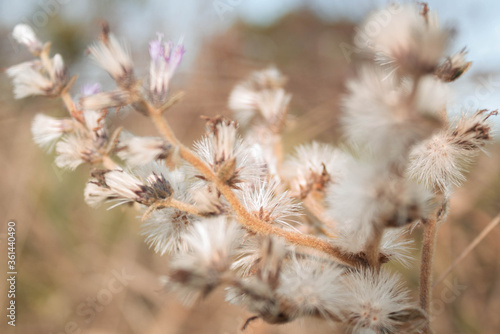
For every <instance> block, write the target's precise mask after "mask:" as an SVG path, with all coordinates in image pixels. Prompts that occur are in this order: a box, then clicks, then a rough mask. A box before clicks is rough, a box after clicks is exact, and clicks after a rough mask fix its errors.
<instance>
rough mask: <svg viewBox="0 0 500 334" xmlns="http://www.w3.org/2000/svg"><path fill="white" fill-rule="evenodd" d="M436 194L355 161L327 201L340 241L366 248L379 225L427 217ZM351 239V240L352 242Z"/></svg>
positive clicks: (331, 190)
mask: <svg viewBox="0 0 500 334" xmlns="http://www.w3.org/2000/svg"><path fill="white" fill-rule="evenodd" d="M431 199H432V195H431V193H430V192H429V191H427V190H426V189H425V188H424V187H422V186H419V185H417V184H415V183H413V182H409V181H406V180H405V179H403V178H399V177H395V176H391V175H390V174H389V173H387V171H383V170H379V169H377V168H374V167H373V165H371V164H367V163H360V162H358V163H353V164H352V165H351V166H350V167H349V172H348V173H347V174H346V177H345V179H343V180H341V181H340V182H339V183H338V184H336V185H335V186H333V187H331V188H330V191H329V192H328V194H327V198H326V202H327V204H328V213H329V214H330V215H331V217H332V218H333V219H334V220H335V222H336V223H337V224H336V229H337V233H338V234H339V235H341V237H340V238H336V239H339V240H336V239H335V240H333V242H339V243H340V244H344V245H347V247H349V248H350V249H362V247H363V246H364V245H365V242H366V240H368V238H369V237H370V236H371V235H372V233H373V232H374V227H375V226H379V227H380V226H387V227H389V226H390V227H399V226H404V225H406V224H409V223H411V222H413V221H416V220H419V219H421V218H423V217H427V216H428V214H430V212H431V209H432V205H431V204H432V202H431ZM349 242H350V243H349Z"/></svg>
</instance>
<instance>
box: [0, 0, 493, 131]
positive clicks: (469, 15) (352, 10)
mask: <svg viewBox="0 0 500 334" xmlns="http://www.w3.org/2000/svg"><path fill="white" fill-rule="evenodd" d="M97 3H98V4H99V6H97V5H96V4H97ZM387 3H388V1H383V0H356V1H345V0H273V1H270V0H178V1H177V0H176V1H173V0H171V1H165V0H149V1H148V0H135V1H134V0H121V1H119V0H104V1H97V0H21V1H8V0H0V26H3V27H4V28H7V29H11V28H12V27H13V26H14V25H15V24H16V23H18V22H20V21H23V22H27V23H31V24H32V25H38V26H40V29H43V25H44V24H46V22H47V21H48V20H51V19H53V18H54V16H55V15H56V14H57V15H62V16H63V17H64V18H66V19H68V20H72V21H75V22H83V23H89V24H94V23H95V22H93V21H92V19H93V15H85V14H82V13H89V12H96V11H98V15H100V16H102V17H103V18H104V19H108V20H110V21H111V23H112V24H113V26H114V28H115V29H116V30H117V31H119V32H120V33H121V34H123V35H124V36H127V39H128V40H130V42H131V43H132V44H133V45H134V48H147V42H148V41H149V40H150V39H151V38H152V37H154V33H152V32H156V31H160V32H165V35H166V37H167V38H173V39H174V40H175V39H176V38H177V37H178V36H181V35H183V36H185V39H184V40H185V44H186V49H187V50H190V53H189V52H188V54H187V59H186V60H187V63H188V64H189V62H190V60H192V59H194V55H195V54H196V52H197V51H202V50H198V46H199V45H201V40H202V39H203V38H206V37H207V36H210V35H212V34H214V33H217V32H218V31H222V30H224V29H228V28H230V27H231V24H232V23H234V22H235V20H243V21H246V22H248V23H251V24H255V25H264V26H265V25H269V24H272V23H273V22H275V21H276V20H277V19H279V18H280V17H282V16H283V15H286V14H287V13H288V12H290V11H292V10H294V9H298V8H300V7H304V6H306V7H308V8H310V9H312V10H313V11H314V12H316V13H317V14H318V16H319V17H320V18H321V19H323V20H325V21H335V20H339V19H348V20H354V21H362V19H363V18H364V17H366V15H367V14H368V13H369V12H370V11H371V10H373V9H376V8H382V7H383V6H384V5H385V4H387ZM428 3H429V7H430V8H431V9H432V10H436V11H437V12H438V14H439V19H440V23H441V24H442V25H446V26H452V27H454V28H455V29H456V31H457V35H456V37H455V40H454V43H453V45H452V48H451V50H452V51H453V52H456V51H459V50H461V49H462V48H463V47H465V46H466V47H467V49H468V57H467V58H468V59H469V60H471V61H473V66H472V69H471V70H470V71H469V73H467V75H465V76H464V78H463V79H462V80H459V81H457V83H454V84H453V85H452V87H453V90H454V91H455V94H454V98H453V99H452V102H451V105H450V107H449V110H450V111H451V112H453V113H460V112H462V111H463V110H464V109H465V110H472V109H477V108H479V107H484V108H490V109H496V108H497V106H500V75H499V72H500V71H499V70H500V19H498V17H500V1H497V0H483V1H474V0H456V1H452V0H431V1H428ZM463 106H465V108H464V107H463ZM498 118H500V117H498ZM498 126H499V129H500V121H498Z"/></svg>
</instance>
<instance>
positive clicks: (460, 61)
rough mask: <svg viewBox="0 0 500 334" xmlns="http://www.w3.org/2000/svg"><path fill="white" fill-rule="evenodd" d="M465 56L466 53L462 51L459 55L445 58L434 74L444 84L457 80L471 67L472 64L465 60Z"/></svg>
mask: <svg viewBox="0 0 500 334" xmlns="http://www.w3.org/2000/svg"><path fill="white" fill-rule="evenodd" d="M466 54H467V51H466V50H465V49H463V50H462V51H460V52H459V53H457V54H455V55H453V56H451V57H447V58H446V60H445V61H444V62H443V63H442V64H441V65H439V67H438V68H437V69H436V72H435V73H434V74H435V75H436V76H437V77H438V78H439V79H441V80H443V81H444V82H452V81H455V80H457V79H458V78H460V77H461V76H462V75H463V74H464V73H465V72H467V71H468V70H469V68H470V67H471V66H472V62H470V61H466V60H465V55H466Z"/></svg>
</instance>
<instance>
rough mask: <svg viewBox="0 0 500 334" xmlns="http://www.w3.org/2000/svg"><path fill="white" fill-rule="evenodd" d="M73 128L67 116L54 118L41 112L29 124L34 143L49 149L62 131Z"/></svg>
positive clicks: (68, 130) (65, 131)
mask: <svg viewBox="0 0 500 334" xmlns="http://www.w3.org/2000/svg"><path fill="white" fill-rule="evenodd" d="M73 128H74V123H73V121H72V120H71V119H69V118H64V119H56V118H53V117H50V116H45V115H43V114H37V115H36V116H35V118H34V119H33V122H32V124H31V132H32V133H33V140H34V141H35V143H37V144H38V145H39V146H40V147H42V148H47V149H49V150H50V149H52V147H53V146H54V143H55V142H56V141H57V140H59V138H61V136H62V135H63V134H64V133H68V132H71V131H73Z"/></svg>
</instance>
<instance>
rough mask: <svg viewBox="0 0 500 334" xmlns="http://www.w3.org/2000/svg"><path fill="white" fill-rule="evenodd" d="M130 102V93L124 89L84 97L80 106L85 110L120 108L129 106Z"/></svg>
mask: <svg viewBox="0 0 500 334" xmlns="http://www.w3.org/2000/svg"><path fill="white" fill-rule="evenodd" d="M129 102H130V93H129V92H127V91H126V90H122V89H115V90H112V91H108V92H101V93H97V94H94V95H89V96H84V97H82V98H81V99H80V104H81V106H82V108H83V109H85V110H101V109H106V108H119V107H123V106H125V105H127V104H128V103H129Z"/></svg>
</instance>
